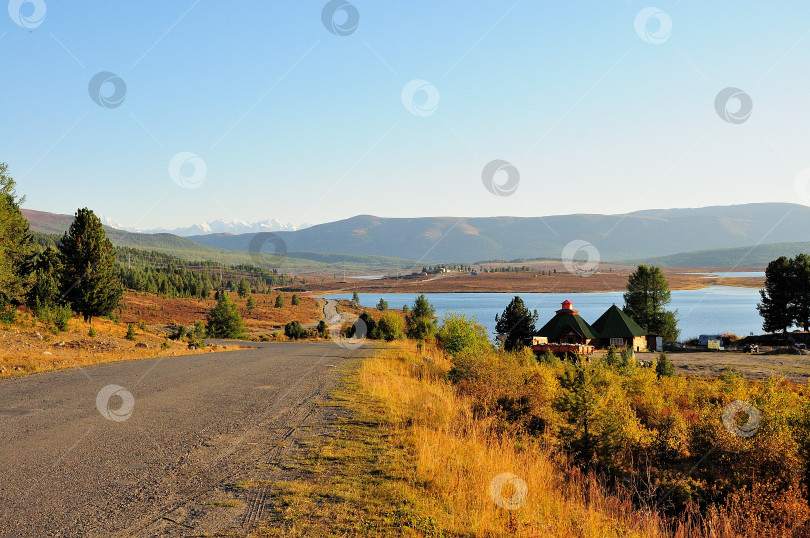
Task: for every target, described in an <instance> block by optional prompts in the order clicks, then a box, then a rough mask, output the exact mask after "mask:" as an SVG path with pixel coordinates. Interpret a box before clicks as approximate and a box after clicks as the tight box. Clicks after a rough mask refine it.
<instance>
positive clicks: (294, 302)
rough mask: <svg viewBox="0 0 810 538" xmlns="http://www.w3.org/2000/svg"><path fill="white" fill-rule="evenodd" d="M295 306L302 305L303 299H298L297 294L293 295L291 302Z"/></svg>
mask: <svg viewBox="0 0 810 538" xmlns="http://www.w3.org/2000/svg"><path fill="white" fill-rule="evenodd" d="M290 302H291V303H292V305H293V306H298V305H300V304H301V299H299V298H298V294H297V293H293V296H292V299H291V300H290Z"/></svg>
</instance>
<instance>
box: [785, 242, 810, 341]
mask: <svg viewBox="0 0 810 538" xmlns="http://www.w3.org/2000/svg"><path fill="white" fill-rule="evenodd" d="M789 267H790V276H789V278H790V281H791V282H790V287H791V288H792V289H793V297H792V298H791V301H790V313H791V317H792V318H793V321H794V323H795V324H796V325H798V326H800V327H801V328H802V329H804V330H805V331H807V330H810V256H808V255H807V254H799V255H797V256H796V257H795V258H793V259H792V260H790V264H789Z"/></svg>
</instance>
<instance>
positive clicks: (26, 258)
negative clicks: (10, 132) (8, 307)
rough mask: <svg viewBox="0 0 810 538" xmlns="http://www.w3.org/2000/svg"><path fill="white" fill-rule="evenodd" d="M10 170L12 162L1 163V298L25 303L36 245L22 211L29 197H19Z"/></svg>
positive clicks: (11, 301) (16, 302)
mask: <svg viewBox="0 0 810 538" xmlns="http://www.w3.org/2000/svg"><path fill="white" fill-rule="evenodd" d="M7 171H8V165H7V164H6V163H0V301H2V302H4V303H12V304H21V303H22V302H23V301H24V299H25V295H26V293H27V292H28V288H29V286H30V281H31V278H30V276H31V264H32V262H33V246H32V241H31V234H30V232H29V231H28V221H27V220H26V219H25V217H23V214H22V211H20V206H21V205H22V204H23V203H24V202H25V197H18V196H17V193H16V191H15V186H16V183H15V182H14V179H12V178H11V177H10V176H9V175H8V174H7Z"/></svg>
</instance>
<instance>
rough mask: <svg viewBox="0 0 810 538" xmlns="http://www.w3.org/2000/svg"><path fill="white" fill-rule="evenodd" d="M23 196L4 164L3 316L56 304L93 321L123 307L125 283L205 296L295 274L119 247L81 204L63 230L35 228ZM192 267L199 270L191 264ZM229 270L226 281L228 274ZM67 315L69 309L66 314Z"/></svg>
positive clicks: (0, 198) (0, 232)
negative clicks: (20, 309) (49, 232)
mask: <svg viewBox="0 0 810 538" xmlns="http://www.w3.org/2000/svg"><path fill="white" fill-rule="evenodd" d="M24 201H25V197H24V196H20V195H18V194H17V192H16V183H15V181H14V179H13V178H12V177H11V176H10V175H9V174H8V165H7V164H6V163H0V317H2V321H13V320H14V319H15V318H16V307H18V306H20V305H23V304H25V305H27V306H28V307H29V308H31V309H32V311H34V313H36V314H37V315H40V316H45V317H50V314H52V313H53V312H55V311H56V310H57V309H61V310H62V311H63V312H67V313H68V318H69V313H70V312H71V311H72V312H76V313H79V314H81V315H82V316H83V317H84V319H85V320H86V321H88V322H91V321H92V319H93V317H96V316H106V315H110V314H112V313H113V312H114V310H115V309H116V308H117V307H118V305H119V302H120V300H121V296H122V294H123V290H124V288H128V289H132V290H135V291H144V292H149V293H154V294H157V295H161V296H165V297H199V298H207V297H209V295H210V294H211V292H212V291H213V290H216V289H237V290H238V291H239V292H240V295H242V296H244V294H245V292H247V293H249V292H254V293H255V292H258V293H262V292H269V291H272V288H273V286H279V285H286V284H289V283H291V282H292V279H291V277H289V276H288V275H285V274H279V273H278V271H277V270H275V269H274V270H267V269H264V268H261V267H256V266H251V265H237V266H228V267H223V266H221V265H220V264H217V263H216V262H210V261H201V262H188V261H186V260H182V259H180V258H176V257H174V256H171V255H168V254H163V253H159V252H148V251H143V250H138V249H134V248H126V247H121V248H116V247H114V246H113V244H112V242H111V241H110V239H109V238H108V237H107V235H106V233H105V231H104V227H103V226H102V224H101V221H100V220H99V218H98V217H97V216H96V215H95V213H93V211H92V210H90V209H88V208H83V209H79V210H78V211H77V212H76V213H75V218H74V221H73V223H72V224H71V225H70V228H69V229H68V230H67V231H66V232H65V233H64V234H63V235H62V236H61V237H58V236H54V235H46V234H39V233H34V232H32V231H31V230H30V226H29V223H28V221H27V220H26V219H25V217H24V216H23V214H22V211H21V209H20V208H21V206H22V204H23V203H24ZM192 267H194V269H192ZM223 277H224V278H227V279H228V280H225V281H223ZM61 317H64V316H61Z"/></svg>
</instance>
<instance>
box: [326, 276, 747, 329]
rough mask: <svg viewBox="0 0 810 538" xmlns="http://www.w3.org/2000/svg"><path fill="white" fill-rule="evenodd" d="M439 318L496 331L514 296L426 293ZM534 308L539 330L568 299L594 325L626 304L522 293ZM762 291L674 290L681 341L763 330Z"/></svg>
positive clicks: (395, 301) (609, 297)
mask: <svg viewBox="0 0 810 538" xmlns="http://www.w3.org/2000/svg"><path fill="white" fill-rule="evenodd" d="M418 295H419V294H414V293H383V294H379V293H360V294H359V296H360V304H361V305H362V306H364V307H368V308H373V307H375V306H376V305H377V303H378V302H379V300H380V298H383V299H385V300H386V301H388V305H389V306H390V307H391V308H402V305H404V304H407V305H408V306H411V305H412V304H413V301H414V299H415V298H416V297H417V296H418ZM425 295H426V296H427V297H428V300H429V301H430V303H431V304H432V305H433V306H435V307H436V314H438V315H439V316H443V315H444V314H445V313H447V312H460V313H462V312H463V313H465V314H467V315H469V316H475V317H476V318H477V319H478V322H479V323H481V324H482V325H484V326H485V327H487V329H488V330H489V332H490V333H494V332H495V314H500V313H501V312H503V309H504V308H506V305H507V304H509V301H511V300H512V297H514V296H515V294H514V293H426V294H425ZM518 295H520V297H521V298H522V299H523V301H524V302H525V303H526V306H528V307H529V308H530V309H532V310H534V309H537V311H538V314H539V318H538V321H537V328H538V329H539V328H540V327H542V326H543V325H544V324H545V323H546V322H547V321H548V320H550V319H551V318H552V317H553V316H554V312H555V311H556V310H557V309H559V308H560V304H561V303H562V302H563V301H565V300H566V299H567V300H569V301H571V302H573V303H574V308H575V309H576V310H579V313H580V315H581V316H582V317H583V318H584V319H585V321H587V322H588V323H593V322H594V321H596V320H597V319H598V318H599V316H601V315H602V314H603V313H604V312H605V310H607V309H608V308H609V307H610V305H612V304H616V305H618V306H620V307H621V306H623V305H624V300H623V299H622V295H623V293H622V292H606V293H520V294H518ZM323 297H327V298H337V299H347V300H351V298H352V294H351V293H348V294H335V295H325V296H323ZM759 299H760V298H759V290H756V289H752V288H738V287H732V286H711V287H708V288H703V289H700V290H674V291H672V303H671V304H670V309H675V310H677V311H678V328H679V329H680V330H681V337H680V339H681V340H685V339H688V338H692V337H697V336H699V335H701V334H719V333H725V332H729V333H734V334H737V335H739V336H747V335H749V334H750V333H754V334H760V333H761V332H762V318H761V317H760V316H759V312H758V311H757V303H758V302H759Z"/></svg>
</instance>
